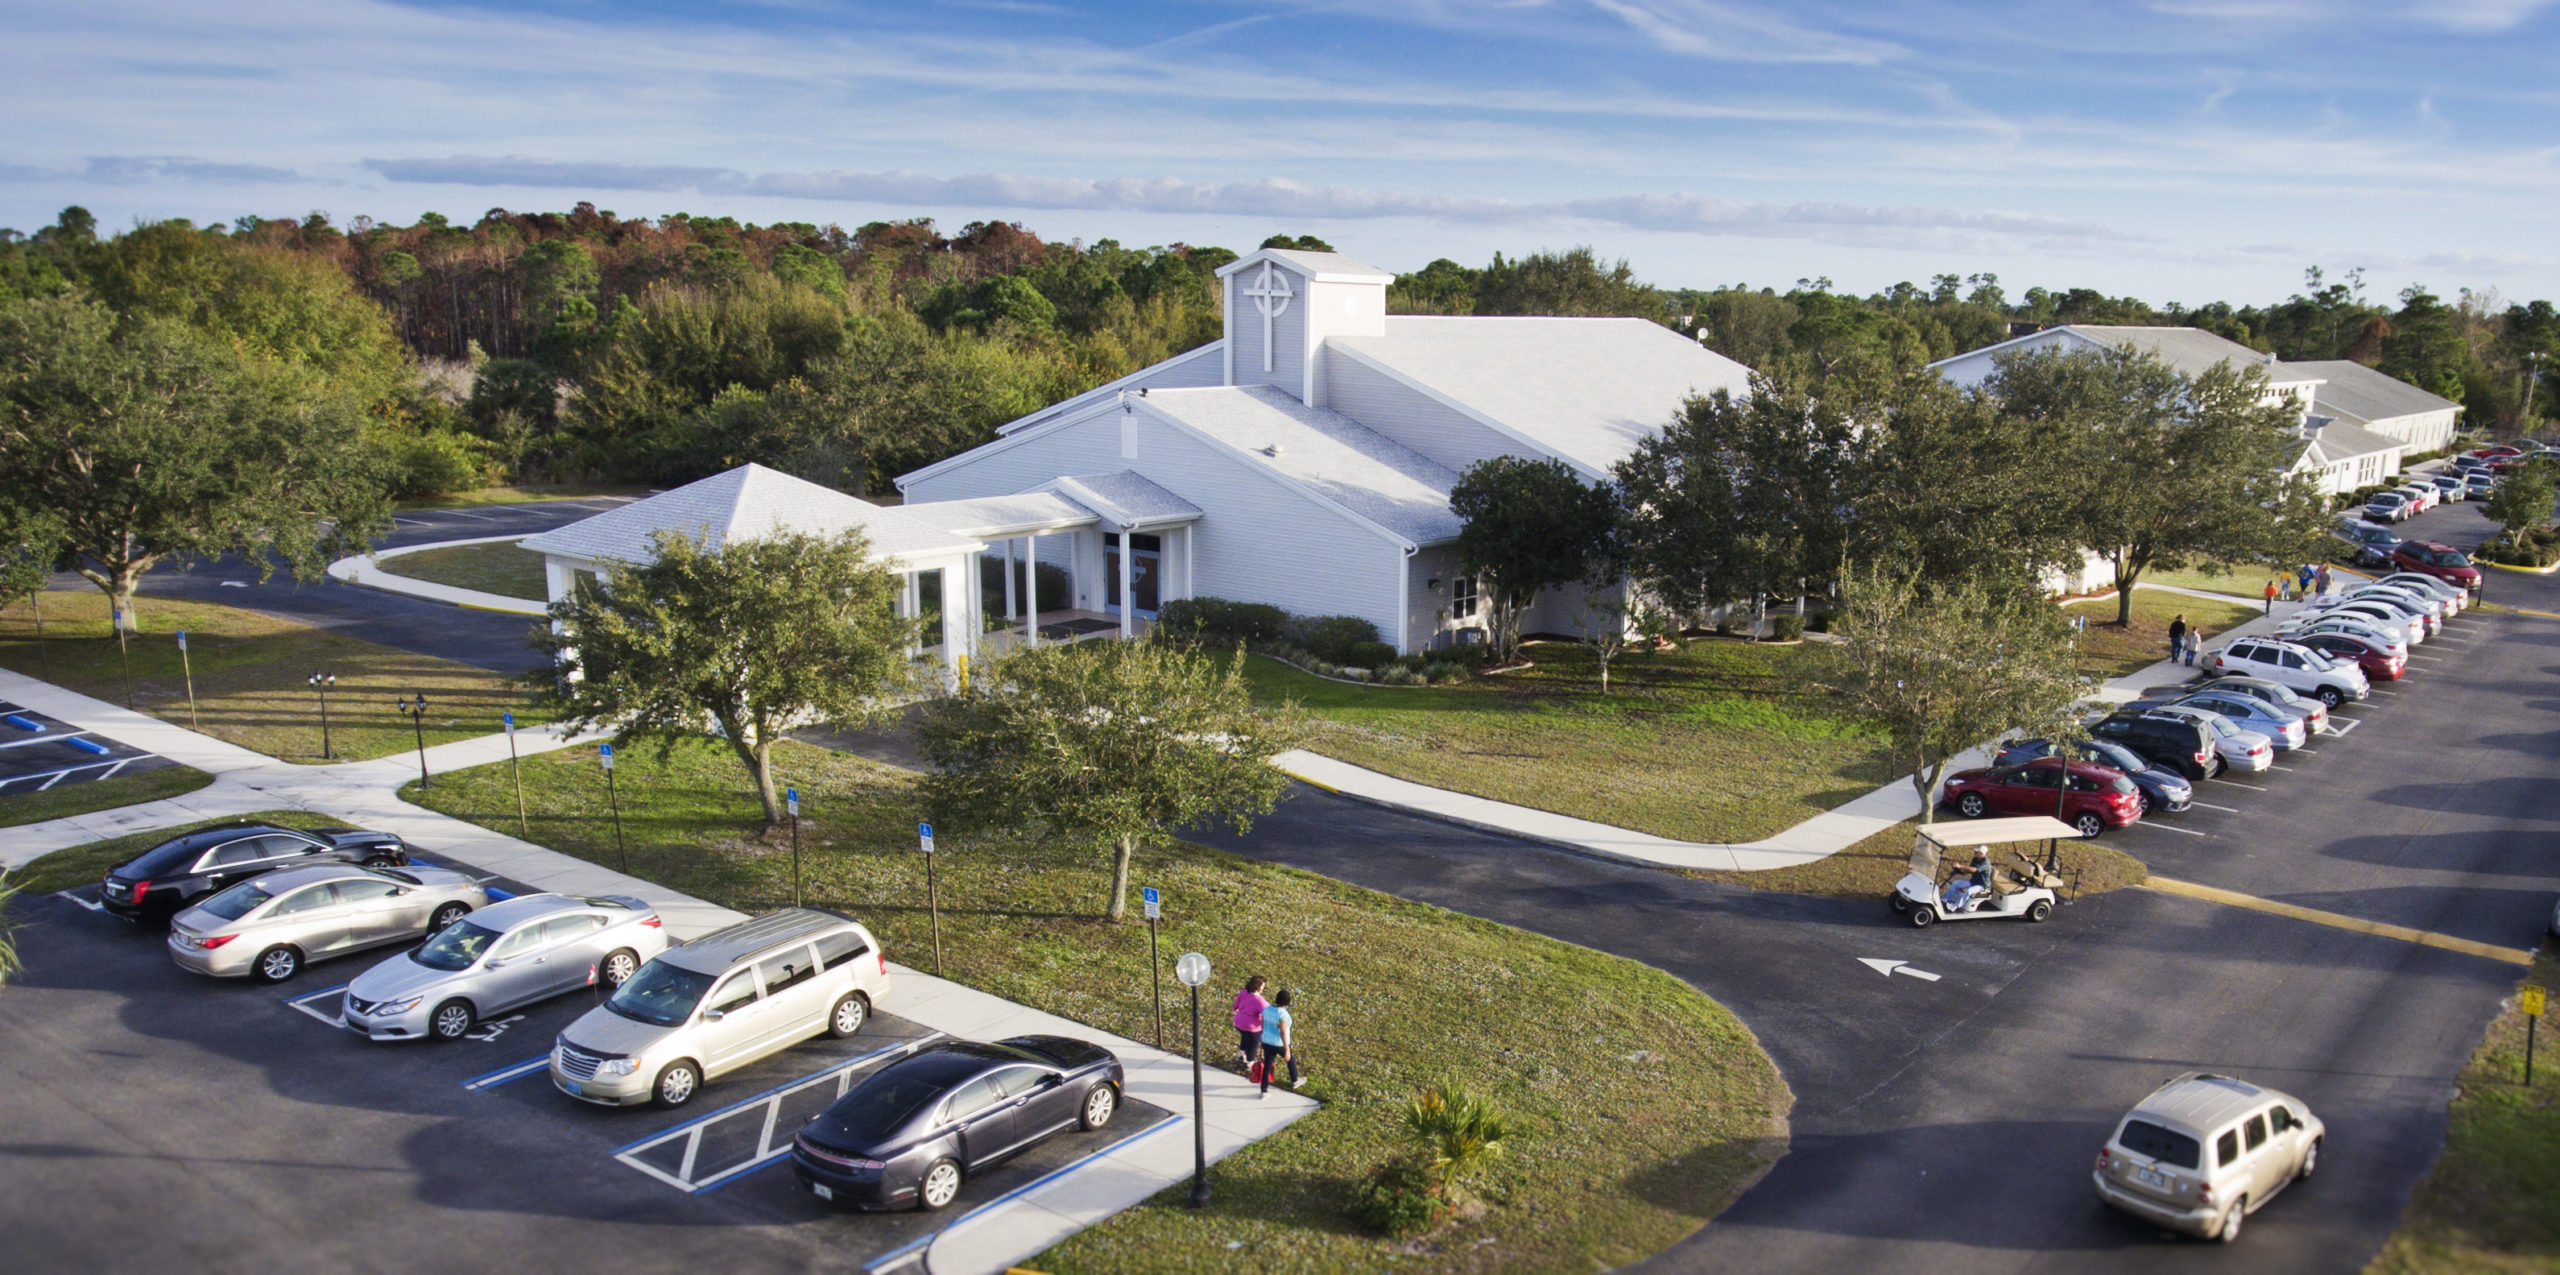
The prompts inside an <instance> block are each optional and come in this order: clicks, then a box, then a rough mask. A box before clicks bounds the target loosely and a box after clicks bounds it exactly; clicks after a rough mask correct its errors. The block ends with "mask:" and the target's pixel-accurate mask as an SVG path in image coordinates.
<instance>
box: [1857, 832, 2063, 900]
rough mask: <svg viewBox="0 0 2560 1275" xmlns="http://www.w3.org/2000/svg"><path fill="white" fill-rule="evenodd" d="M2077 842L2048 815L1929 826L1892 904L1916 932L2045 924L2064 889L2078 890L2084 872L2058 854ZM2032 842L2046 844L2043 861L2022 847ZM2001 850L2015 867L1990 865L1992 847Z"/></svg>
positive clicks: (1913, 848) (1914, 840) (1914, 839)
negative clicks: (1993, 921) (1963, 924)
mask: <svg viewBox="0 0 2560 1275" xmlns="http://www.w3.org/2000/svg"><path fill="white" fill-rule="evenodd" d="M2079 839H2080V832H2079V830H2078V829H2076V828H2074V827H2072V826H2071V825H2070V824H2067V823H2064V822H2062V821H2061V820H2059V819H2055V818H2053V817H2051V816H2049V815H2031V816H2025V817H2021V818H2012V819H1983V820H1976V821H1970V822H1965V823H1955V824H1924V825H1922V826H1921V827H1920V829H1919V831H1918V832H1917V833H1916V834H1915V835H1914V836H1913V837H1912V846H1911V863H1910V869H1909V871H1907V872H1905V873H1904V874H1903V877H1902V879H1901V880H1900V881H1898V882H1896V883H1895V884H1894V887H1893V893H1892V894H1891V895H1889V896H1887V898H1886V902H1888V903H1891V904H1892V905H1893V910H1894V911H1896V912H1899V913H1902V914H1903V915H1904V916H1906V917H1908V918H1910V921H1911V924H1912V925H1913V926H1915V927H1924V926H1929V925H1933V924H1936V923H1937V922H1939V921H1980V920H1988V919H1990V918H1992V917H2007V918H2012V919H2016V920H2023V921H2041V920H2044V919H2045V918H2047V917H2049V916H2052V915H2053V909H2054V906H2055V905H2056V904H2057V903H2059V902H2060V901H2061V898H2062V894H2061V892H2062V891H2063V890H2065V889H2066V888H2068V889H2070V890H2071V891H2072V893H2074V894H2076V893H2078V888H2077V887H2078V881H2077V879H2076V878H2077V877H2078V873H2077V872H2072V871H2066V870H2065V869H2063V868H2062V867H2061V866H2060V864H2059V863H2058V862H2057V860H2056V858H2055V855H2056V851H2057V847H2058V846H2059V844H2060V843H2061V842H2063V841H2077V840H2079ZM2033 842H2043V843H2044V845H2043V852H2042V857H2041V860H2039V859H2037V858H2034V857H2030V856H2028V855H2027V854H2025V853H2023V852H2021V851H2019V850H2017V849H2016V847H2017V846H2018V845H2020V844H2021V843H2033ZM1997 845H2006V846H2011V847H2012V853H2011V855H2010V857H2011V858H2013V859H2015V860H2016V863H2015V864H2014V865H2013V866H2011V867H2008V868H2006V869H1999V868H1994V867H1993V866H1992V856H1991V851H1990V847H1992V846H1997Z"/></svg>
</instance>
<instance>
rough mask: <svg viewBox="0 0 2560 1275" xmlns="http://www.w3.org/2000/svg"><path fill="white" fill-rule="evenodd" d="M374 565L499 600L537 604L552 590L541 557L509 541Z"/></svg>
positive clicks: (425, 551) (422, 553)
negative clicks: (495, 597)
mask: <svg viewBox="0 0 2560 1275" xmlns="http://www.w3.org/2000/svg"><path fill="white" fill-rule="evenodd" d="M376 565H377V566H380V567H381V568H382V569H383V570H384V571H387V572H389V573H391V574H392V575H395V576H407V577H409V578H410V579H412V580H425V581H427V582H429V583H432V584H448V585H452V586H453V587H454V588H457V589H478V590H479V591H481V592H482V593H494V594H497V595H499V596H500V597H508V598H525V599H528V600H531V601H535V602H539V601H541V600H543V599H544V598H546V597H548V596H550V591H551V587H550V585H549V584H548V583H547V582H546V581H545V580H544V578H543V569H542V555H541V554H538V553H534V552H532V551H530V550H526V549H519V548H517V547H516V542H515V541H512V540H493V541H490V542H488V543H486V544H476V545H455V546H453V547H452V548H449V549H421V550H419V551H418V552H416V553H404V554H401V555H399V556H398V557H393V558H383V559H380V560H379V561H378V562H377V563H376Z"/></svg>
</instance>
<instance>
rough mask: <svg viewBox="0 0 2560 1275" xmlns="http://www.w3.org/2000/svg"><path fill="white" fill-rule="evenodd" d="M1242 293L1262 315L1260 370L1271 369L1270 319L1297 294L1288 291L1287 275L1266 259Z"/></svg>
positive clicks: (1277, 314)
mask: <svg viewBox="0 0 2560 1275" xmlns="http://www.w3.org/2000/svg"><path fill="white" fill-rule="evenodd" d="M1243 295H1245V296H1248V297H1251V298H1253V308H1254V309H1255V310H1256V311H1257V312H1259V313H1260V314H1261V315H1262V370H1263V371H1265V372H1268V371H1270V370H1271V321H1272V320H1273V319H1276V318H1279V317H1280V315H1281V313H1282V312H1283V311H1285V310H1287V309H1288V308H1289V299H1290V298H1291V297H1294V296H1296V295H1297V294H1296V293H1294V292H1291V291H1289V276H1287V275H1285V274H1282V273H1280V271H1279V270H1277V269H1275V268H1274V267H1273V266H1272V264H1271V263H1270V262H1268V261H1265V262H1263V263H1262V273H1260V274H1257V275H1255V276H1254V277H1253V282H1252V284H1251V285H1249V286H1247V287H1246V288H1245V289H1244V291H1243Z"/></svg>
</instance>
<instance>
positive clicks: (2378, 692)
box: [2373, 687, 2400, 695]
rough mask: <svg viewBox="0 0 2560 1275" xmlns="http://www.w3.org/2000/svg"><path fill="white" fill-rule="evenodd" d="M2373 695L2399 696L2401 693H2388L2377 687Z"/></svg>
mask: <svg viewBox="0 0 2560 1275" xmlns="http://www.w3.org/2000/svg"><path fill="white" fill-rule="evenodd" d="M2373 693H2374V694H2376V695H2398V694H2399V693H2400V692H2398V691H2386V690H2383V689H2381V688H2380V687H2376V688H2374V692H2373Z"/></svg>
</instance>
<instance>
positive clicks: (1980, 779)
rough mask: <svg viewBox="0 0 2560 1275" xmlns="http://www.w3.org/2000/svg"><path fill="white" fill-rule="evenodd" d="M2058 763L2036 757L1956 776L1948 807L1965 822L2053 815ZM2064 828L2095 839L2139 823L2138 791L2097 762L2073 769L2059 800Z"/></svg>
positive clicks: (2059, 770) (2118, 772)
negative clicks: (2076, 830)
mask: <svg viewBox="0 0 2560 1275" xmlns="http://www.w3.org/2000/svg"><path fill="white" fill-rule="evenodd" d="M2061 774H2062V762H2061V759H2060V758H2055V757H2040V758H2038V759H2036V760H2034V761H2031V762H2027V763H2024V764H2023V765H2017V766H1996V767H1983V768H1980V769H1976V770H1967V771H1961V772H1958V773H1957V774H1956V775H1955V776H1954V777H1953V778H1951V779H1949V780H1947V789H1946V794H1947V795H1946V802H1947V804H1948V805H1950V806H1953V807H1955V808H1956V813H1957V814H1960V815H1963V816H1964V817H1965V818H1967V819H1979V818H1982V817H1983V816H1984V815H1995V814H1997V815H2051V814H2053V813H2054V809H2055V804H2056V803H2055V797H2056V793H2055V792H2054V785H2055V782H2056V781H2057V780H2059V779H2060V778H2061ZM2059 796H2060V798H2061V801H2060V806H2061V810H2062V814H2061V819H2062V821H2063V822H2064V823H2067V824H2070V825H2071V826H2072V827H2074V828H2077V829H2079V830H2080V835H2081V836H2084V837H2094V836H2097V835H2098V834H2099V833H2100V832H2103V831H2105V830H2107V829H2109V828H2121V827H2124V826H2125V825H2127V824H2129V823H2132V822H2134V821H2135V820H2137V819H2140V818H2141V817H2142V790H2141V789H2139V788H2136V787H2135V786H2134V783H2133V781H2132V780H2130V779H2127V778H2125V774H2124V772H2123V771H2121V770H2117V769H2116V768H2115V767H2113V766H2101V765H2099V764H2097V763H2096V762H2088V761H2075V762H2073V763H2071V787H2070V790H2069V791H2068V792H2064V793H2061V794H2059Z"/></svg>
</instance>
